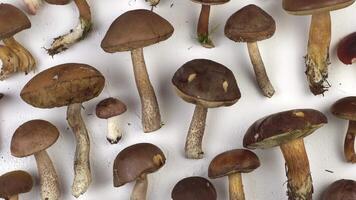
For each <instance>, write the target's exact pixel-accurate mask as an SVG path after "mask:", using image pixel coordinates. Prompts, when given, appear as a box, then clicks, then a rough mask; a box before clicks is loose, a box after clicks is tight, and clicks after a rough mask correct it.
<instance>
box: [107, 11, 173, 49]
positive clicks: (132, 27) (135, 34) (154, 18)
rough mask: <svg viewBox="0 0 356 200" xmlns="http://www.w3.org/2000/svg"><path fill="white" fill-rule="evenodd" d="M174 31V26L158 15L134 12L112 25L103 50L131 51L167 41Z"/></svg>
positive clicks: (148, 12) (125, 14) (126, 14)
mask: <svg viewBox="0 0 356 200" xmlns="http://www.w3.org/2000/svg"><path fill="white" fill-rule="evenodd" d="M173 31H174V28H173V26H172V25H171V24H170V23H169V22H168V21H167V20H165V19H164V18H162V17H161V16H159V15H157V14H156V13H154V12H151V11H149V10H132V11H128V12H126V13H124V14H122V15H121V16H119V17H118V18H117V19H116V20H115V21H114V22H113V23H112V24H111V26H110V28H109V30H108V31H107V33H106V35H105V37H104V39H103V41H102V42H101V48H102V49H103V50H104V51H106V52H108V53H114V52H121V51H131V50H134V49H138V48H143V47H146V46H149V45H152V44H156V43H158V42H161V41H163V40H166V39H168V38H169V37H171V35H172V34H173Z"/></svg>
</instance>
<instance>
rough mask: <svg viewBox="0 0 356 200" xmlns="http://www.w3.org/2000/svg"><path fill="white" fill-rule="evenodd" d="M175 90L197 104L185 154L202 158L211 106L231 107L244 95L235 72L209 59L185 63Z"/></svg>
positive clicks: (174, 81)
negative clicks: (206, 123)
mask: <svg viewBox="0 0 356 200" xmlns="http://www.w3.org/2000/svg"><path fill="white" fill-rule="evenodd" d="M172 83H173V85H174V88H175V91H176V93H177V95H178V96H180V97H181V98H182V99H183V100H184V101H186V102H188V103H192V104H195V110H194V115H193V119H192V121H191V123H190V127H189V131H188V135H187V139H186V143H185V156H186V157H187V158H190V159H201V158H203V154H204V153H203V150H202V140H203V135H204V130H205V121H206V116H207V113H208V108H216V107H222V106H232V105H233V104H235V103H236V102H237V101H238V100H239V99H240V97H241V94H240V90H239V88H238V86H237V83H236V80H235V77H234V75H233V73H232V72H231V71H230V70H229V69H228V68H227V67H225V66H224V65H222V64H220V63H217V62H214V61H211V60H206V59H196V60H191V61H189V62H187V63H185V64H184V65H183V66H182V67H180V68H179V69H178V70H177V71H176V72H175V74H174V76H173V78H172Z"/></svg>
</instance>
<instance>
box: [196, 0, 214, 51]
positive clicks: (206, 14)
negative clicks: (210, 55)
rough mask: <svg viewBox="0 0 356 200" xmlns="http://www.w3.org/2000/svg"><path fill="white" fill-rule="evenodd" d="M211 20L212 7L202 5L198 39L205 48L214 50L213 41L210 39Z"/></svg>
mask: <svg viewBox="0 0 356 200" xmlns="http://www.w3.org/2000/svg"><path fill="white" fill-rule="evenodd" d="M209 18H210V5H204V4H202V7H201V12H200V16H199V22H198V27H197V37H198V41H199V43H200V44H201V45H202V46H203V47H205V48H214V47H215V45H214V43H213V41H212V40H211V39H210V38H209Z"/></svg>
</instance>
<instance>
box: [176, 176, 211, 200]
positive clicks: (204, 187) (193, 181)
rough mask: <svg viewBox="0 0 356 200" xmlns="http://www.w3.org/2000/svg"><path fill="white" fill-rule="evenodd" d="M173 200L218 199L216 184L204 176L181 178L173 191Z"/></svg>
mask: <svg viewBox="0 0 356 200" xmlns="http://www.w3.org/2000/svg"><path fill="white" fill-rule="evenodd" d="M171 197H172V200H216V199H217V194H216V190H215V187H214V185H213V184H212V183H211V182H210V181H208V180H207V179H205V178H203V177H198V176H193V177H187V178H184V179H182V180H180V181H179V182H178V183H177V184H176V185H175V186H174V188H173V190H172V193H171Z"/></svg>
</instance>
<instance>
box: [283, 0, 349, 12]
mask: <svg viewBox="0 0 356 200" xmlns="http://www.w3.org/2000/svg"><path fill="white" fill-rule="evenodd" d="M354 2H355V0H314V1H310V0H298V1H295V0H283V8H284V10H285V11H287V12H288V13H290V14H293V15H312V14H314V13H318V12H324V11H333V10H338V9H342V8H345V7H347V6H350V5H351V4H353V3H354Z"/></svg>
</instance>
